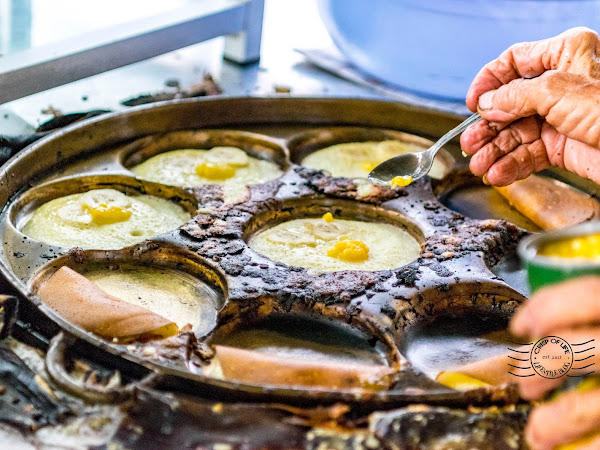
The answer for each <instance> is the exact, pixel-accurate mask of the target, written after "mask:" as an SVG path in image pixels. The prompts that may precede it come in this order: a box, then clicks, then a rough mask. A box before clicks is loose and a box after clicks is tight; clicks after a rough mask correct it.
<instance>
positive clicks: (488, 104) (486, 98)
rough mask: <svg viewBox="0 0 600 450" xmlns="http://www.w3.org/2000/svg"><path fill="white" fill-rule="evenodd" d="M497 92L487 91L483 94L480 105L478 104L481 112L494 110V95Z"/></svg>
mask: <svg viewBox="0 0 600 450" xmlns="http://www.w3.org/2000/svg"><path fill="white" fill-rule="evenodd" d="M495 93H496V91H495V90H494V91H487V92H484V93H483V94H481V96H480V97H479V103H478V104H477V108H478V109H479V110H480V111H487V110H488V109H492V106H494V103H493V102H494V94H495Z"/></svg>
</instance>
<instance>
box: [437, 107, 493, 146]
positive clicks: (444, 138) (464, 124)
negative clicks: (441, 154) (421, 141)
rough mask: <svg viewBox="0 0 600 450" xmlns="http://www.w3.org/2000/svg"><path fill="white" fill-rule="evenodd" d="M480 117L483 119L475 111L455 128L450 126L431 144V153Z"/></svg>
mask: <svg viewBox="0 0 600 450" xmlns="http://www.w3.org/2000/svg"><path fill="white" fill-rule="evenodd" d="M481 119H483V117H481V116H480V115H479V113H475V114H473V115H471V116H469V117H468V118H467V119H466V120H465V121H464V122H462V123H461V124H460V125H457V126H456V127H455V128H452V129H451V130H450V131H448V132H447V133H446V134H445V135H443V136H442V137H441V138H439V139H438V141H437V142H436V143H435V144H433V145H432V146H431V148H430V149H429V151H430V152H432V153H437V151H438V150H439V149H440V148H442V147H443V146H444V145H446V143H447V142H448V141H450V140H452V139H453V138H454V137H456V136H458V135H459V134H460V133H462V132H463V131H465V130H466V129H467V128H469V127H470V126H471V125H473V124H474V123H475V122H479V121H480V120H481Z"/></svg>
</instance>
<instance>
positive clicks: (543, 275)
mask: <svg viewBox="0 0 600 450" xmlns="http://www.w3.org/2000/svg"><path fill="white" fill-rule="evenodd" d="M591 234H600V221H596V222H587V223H584V224H581V225H575V226H573V227H569V228H565V229H564V230H559V231H551V232H549V233H541V234H534V235H531V236H528V237H527V238H525V239H523V240H522V241H521V243H520V244H519V247H518V253H519V256H520V257H521V260H522V261H523V264H524V266H525V269H526V270H527V278H528V280H529V286H530V287H531V292H535V291H536V290H538V289H539V288H541V287H544V286H548V285H550V284H554V283H559V282H561V281H564V280H569V279H571V278H577V277H581V276H584V275H600V260H599V261H589V262H588V261H582V260H581V259H575V258H574V259H571V258H559V257H549V256H542V255H539V254H538V250H539V249H540V248H541V247H543V246H546V245H548V244H551V243H553V242H557V241H561V240H563V239H565V238H576V237H581V236H586V235H591Z"/></svg>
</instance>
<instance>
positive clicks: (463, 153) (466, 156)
mask: <svg viewBox="0 0 600 450" xmlns="http://www.w3.org/2000/svg"><path fill="white" fill-rule="evenodd" d="M462 155H463V156H464V157H465V158H468V157H469V155H467V154H466V152H465V151H464V150H463V151H462Z"/></svg>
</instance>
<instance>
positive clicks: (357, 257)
mask: <svg viewBox="0 0 600 450" xmlns="http://www.w3.org/2000/svg"><path fill="white" fill-rule="evenodd" d="M250 247H251V248H252V249H254V250H255V251H256V252H258V253H260V254H262V255H264V256H266V257H268V258H270V259H273V260H274V261H278V262H281V263H284V264H287V265H290V266H296V267H304V268H306V269H308V270H309V271H311V272H317V273H318V272H336V271H339V270H370V271H375V270H387V269H394V268H396V267H401V266H403V265H405V264H408V263H409V262H412V261H414V260H415V259H417V257H418V256H419V251H420V246H419V243H418V242H417V241H416V240H415V238H414V237H413V236H411V235H410V234H409V233H408V232H406V231H405V230H403V229H402V228H400V227H397V226H394V225H391V224H387V223H375V222H362V221H358V220H341V219H335V220H334V218H333V216H332V214H331V213H327V214H325V215H324V216H323V217H322V218H314V219H296V220H290V221H288V222H284V223H281V224H279V225H276V226H274V227H272V228H269V229H267V230H265V231H263V232H262V233H259V234H258V235H256V236H255V237H254V238H253V239H252V240H251V241H250Z"/></svg>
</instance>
